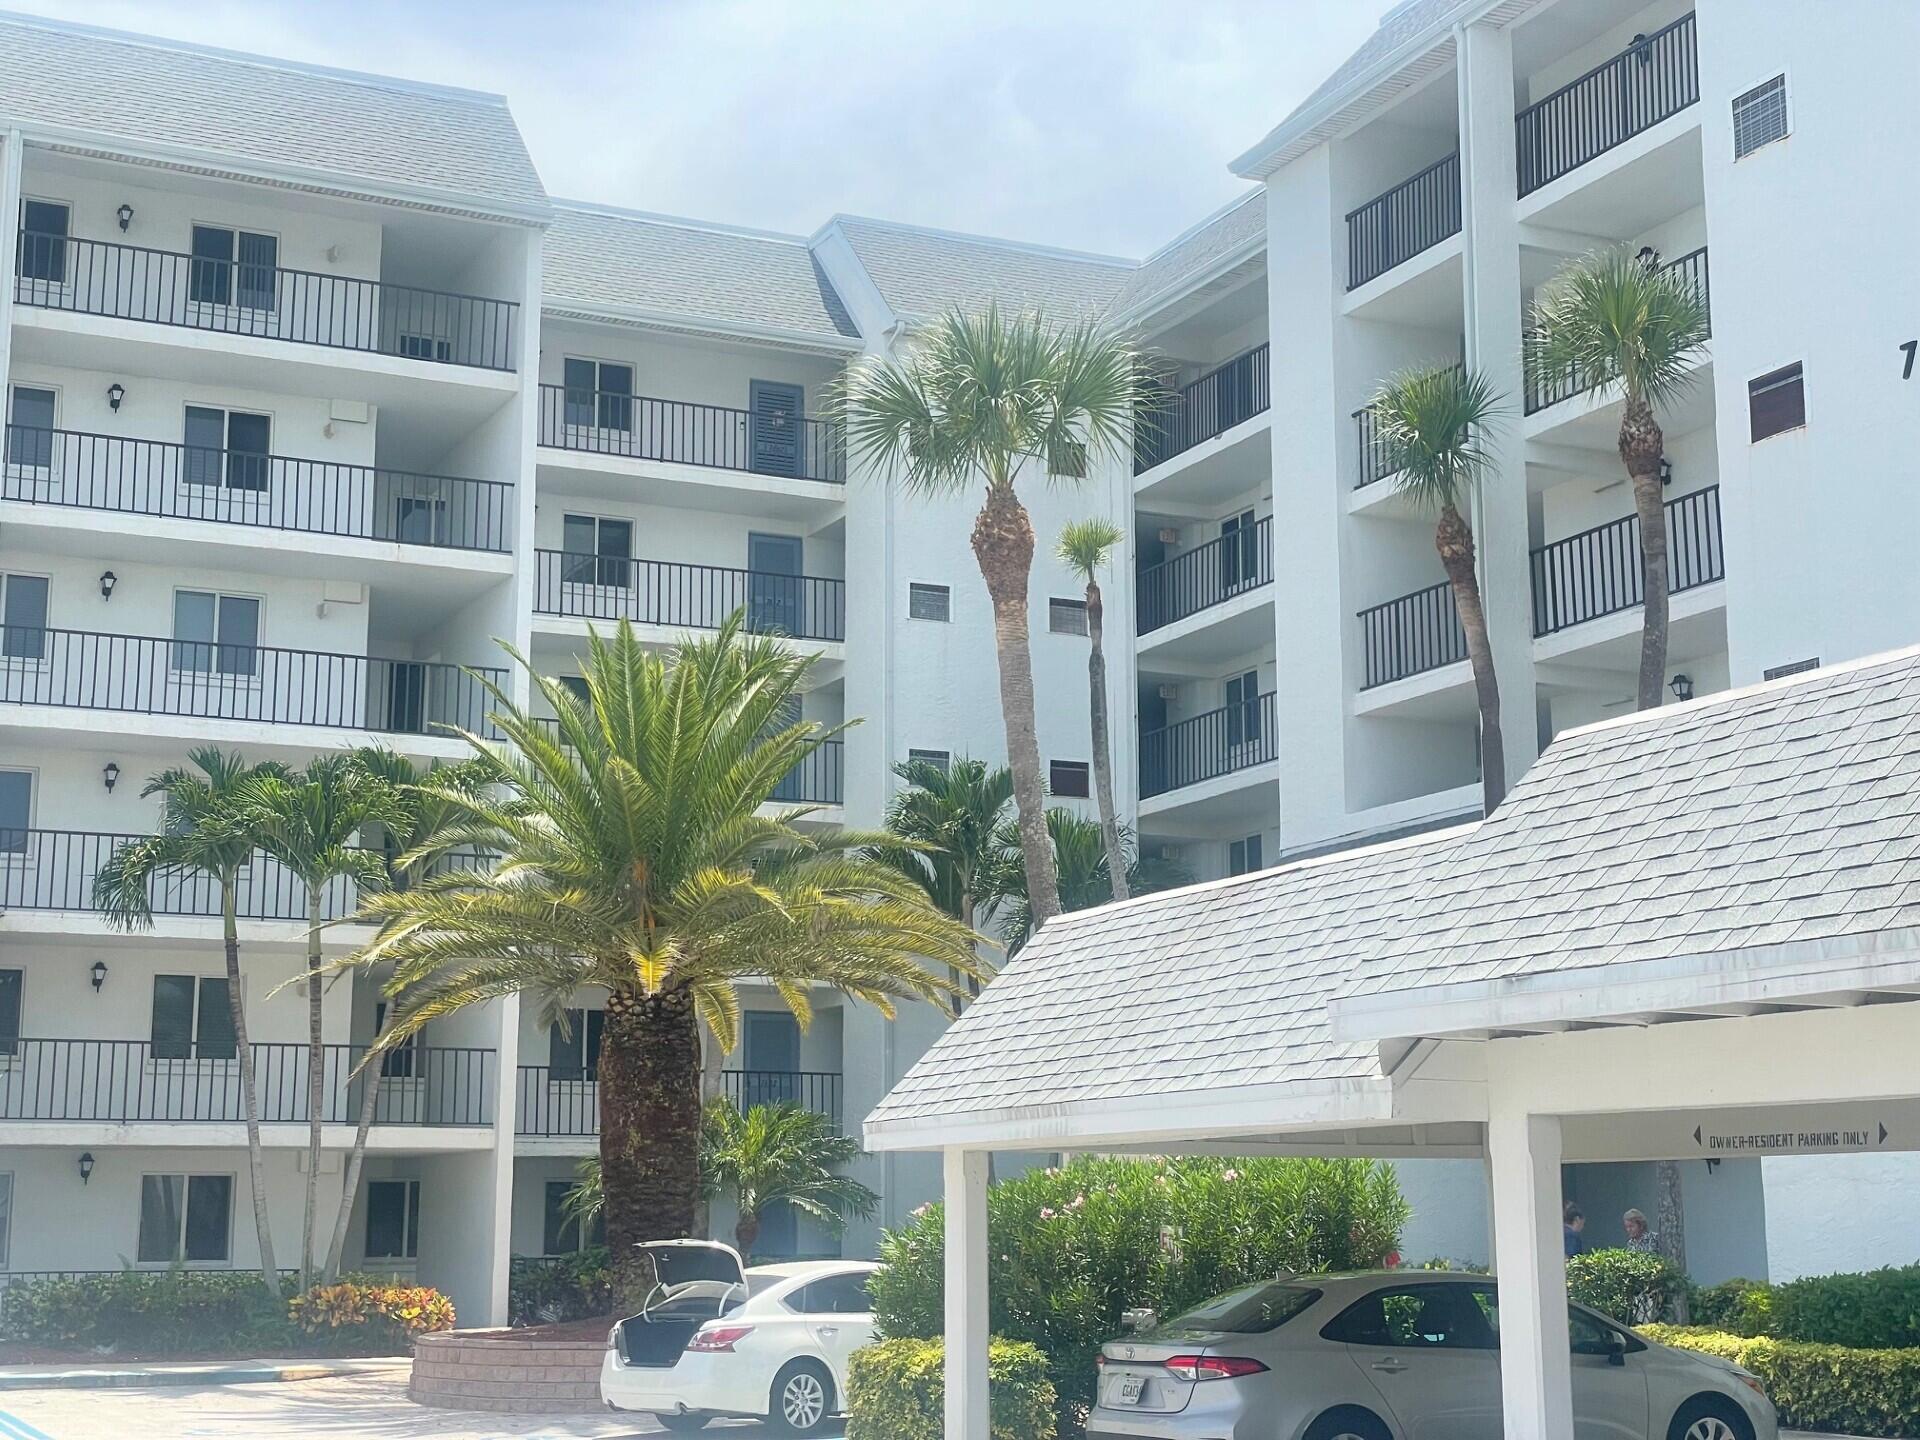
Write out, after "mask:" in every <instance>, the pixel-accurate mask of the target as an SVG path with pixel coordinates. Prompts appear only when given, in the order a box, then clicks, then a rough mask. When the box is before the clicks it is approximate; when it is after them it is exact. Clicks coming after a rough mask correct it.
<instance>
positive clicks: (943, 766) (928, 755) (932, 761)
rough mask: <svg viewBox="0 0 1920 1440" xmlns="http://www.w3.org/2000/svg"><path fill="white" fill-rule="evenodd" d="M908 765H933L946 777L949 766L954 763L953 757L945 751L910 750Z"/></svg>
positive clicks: (908, 752)
mask: <svg viewBox="0 0 1920 1440" xmlns="http://www.w3.org/2000/svg"><path fill="white" fill-rule="evenodd" d="M907 763H908V764H909V765H931V766H933V768H934V769H936V770H938V771H939V772H940V773H941V774H942V775H944V774H946V773H947V766H948V765H950V764H952V763H953V756H952V755H951V754H949V753H948V752H947V751H945V750H909V751H907Z"/></svg>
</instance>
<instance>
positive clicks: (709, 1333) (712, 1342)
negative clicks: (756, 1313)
mask: <svg viewBox="0 0 1920 1440" xmlns="http://www.w3.org/2000/svg"><path fill="white" fill-rule="evenodd" d="M752 1333H753V1326H751V1325H718V1326H712V1327H710V1328H708V1329H705V1330H697V1331H695V1332H694V1336H693V1339H691V1340H689V1341H688V1342H687V1349H689V1350H694V1351H698V1352H701V1353H703V1354H708V1355H713V1354H718V1353H719V1352H721V1351H725V1352H727V1353H728V1354H732V1353H733V1345H734V1342H735V1341H736V1340H744V1339H746V1338H747V1336H749V1335H751V1334H752Z"/></svg>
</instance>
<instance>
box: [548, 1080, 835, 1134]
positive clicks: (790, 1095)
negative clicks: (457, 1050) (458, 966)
mask: <svg viewBox="0 0 1920 1440" xmlns="http://www.w3.org/2000/svg"><path fill="white" fill-rule="evenodd" d="M720 1082H721V1087H720V1093H721V1094H723V1095H725V1096H726V1097H727V1098H728V1099H729V1100H731V1101H732V1102H733V1103H734V1104H735V1105H736V1106H738V1107H739V1108H741V1109H743V1110H745V1109H749V1108H751V1107H752V1106H755V1105H775V1104H779V1103H781V1102H783V1101H784V1102H787V1103H790V1104H794V1105H799V1106H801V1107H803V1108H805V1109H808V1110H812V1111H815V1112H817V1113H819V1114H821V1115H826V1116H828V1117H830V1118H831V1119H832V1120H833V1122H834V1123H835V1124H836V1125H838V1124H839V1123H840V1085H841V1078H840V1072H839V1071H837V1070H723V1071H721V1073H720ZM513 1113H514V1123H513V1128H514V1133H515V1134H517V1135H551V1136H588V1135H598V1134H599V1133H600V1082H599V1080H598V1079H597V1078H595V1076H594V1075H593V1073H592V1072H591V1071H585V1072H574V1073H568V1072H562V1073H560V1074H555V1073H554V1070H553V1067H552V1066H550V1065H522V1066H521V1067H520V1075H519V1079H518V1082H517V1089H516V1094H515V1105H514V1112H513Z"/></svg>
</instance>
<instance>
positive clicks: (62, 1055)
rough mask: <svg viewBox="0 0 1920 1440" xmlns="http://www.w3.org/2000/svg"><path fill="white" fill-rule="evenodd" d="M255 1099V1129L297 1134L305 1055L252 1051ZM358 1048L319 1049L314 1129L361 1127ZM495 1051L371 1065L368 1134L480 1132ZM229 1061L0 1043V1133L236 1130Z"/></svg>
mask: <svg viewBox="0 0 1920 1440" xmlns="http://www.w3.org/2000/svg"><path fill="white" fill-rule="evenodd" d="M251 1048H252V1051H253V1071H254V1088H255V1092H256V1093H257V1095H258V1097H259V1103H260V1119H261V1120H262V1121H263V1122H267V1123H272V1124H287V1123H300V1124H305V1123H306V1121H307V1118H308V1115H309V1113H310V1112H309V1111H308V1108H307V1105H308V1096H307V1079H308V1075H309V1073H310V1071H309V1067H308V1059H309V1056H308V1053H307V1047H306V1046H305V1045H304V1044H278V1043H267V1044H256V1045H253V1046H252V1047H251ZM366 1053H367V1051H366V1047H365V1046H362V1045H327V1046H323V1047H322V1059H321V1065H322V1069H321V1084H322V1092H321V1102H322V1109H321V1112H320V1118H321V1120H322V1121H324V1122H325V1123H327V1124H333V1125H351V1124H353V1123H355V1122H356V1121H357V1120H358V1119H359V1116H360V1102H361V1097H362V1094H363V1087H364V1084H365V1080H364V1077H362V1076H359V1075H356V1074H355V1073H354V1072H355V1069H356V1068H357V1067H358V1066H359V1064H360V1062H361V1060H362V1059H364V1058H365V1056H366ZM493 1065H494V1052H493V1051H491V1050H481V1049H447V1048H442V1047H435V1046H409V1047H407V1048H404V1049H401V1050H396V1051H394V1052H393V1054H392V1056H391V1057H390V1058H388V1059H386V1060H383V1061H382V1062H381V1066H382V1073H383V1075H384V1076H385V1078H384V1079H382V1080H381V1082H380V1092H379V1094H378V1095H377V1096H375V1098H374V1111H373V1117H374V1123H375V1124H379V1125H462V1126H473V1125H490V1124H492V1123H493V1089H494V1080H493ZM246 1114H247V1112H246V1100H245V1098H244V1095H243V1092H242V1090H241V1086H240V1062H239V1061H238V1059H236V1058H235V1048H234V1045H233V1043H232V1041H231V1040H228V1041H227V1042H226V1043H225V1044H224V1045H222V1044H221V1043H220V1042H218V1041H215V1042H213V1043H210V1044H209V1043H207V1042H204V1041H202V1042H199V1043H198V1044H193V1043H188V1042H184V1041H183V1042H182V1043H180V1044H179V1045H156V1044H155V1043H154V1042H152V1041H149V1040H39V1039H29V1038H26V1037H19V1038H10V1037H0V1122H6V1121H17V1120H59V1121H69V1122H71V1121H95V1122H100V1123H105V1124H113V1125H133V1124H142V1123H146V1122H152V1121H166V1122H170V1123H173V1122H177V1123H182V1124H238V1123H241V1122H243V1121H244V1120H245V1119H246Z"/></svg>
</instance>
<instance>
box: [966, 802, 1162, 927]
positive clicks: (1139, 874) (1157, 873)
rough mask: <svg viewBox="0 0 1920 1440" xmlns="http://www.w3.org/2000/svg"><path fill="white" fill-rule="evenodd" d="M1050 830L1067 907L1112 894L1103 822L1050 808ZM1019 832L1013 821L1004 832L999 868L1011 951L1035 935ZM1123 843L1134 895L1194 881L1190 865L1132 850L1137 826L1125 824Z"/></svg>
mask: <svg viewBox="0 0 1920 1440" xmlns="http://www.w3.org/2000/svg"><path fill="white" fill-rule="evenodd" d="M1047 833H1048V835H1049V836H1050V837H1051V839H1052V842H1053V854H1054V865H1055V867H1056V869H1057V870H1058V871H1059V875H1060V904H1061V908H1062V909H1064V910H1068V911H1072V910H1090V909H1092V908H1093V907H1094V906H1095V905H1105V904H1106V903H1107V902H1108V901H1110V900H1111V899H1113V891H1114V886H1113V882H1112V880H1111V878H1110V872H1109V870H1108V868H1107V867H1108V865H1109V864H1110V863H1111V862H1110V861H1109V860H1108V858H1107V848H1106V842H1105V839H1104V837H1103V836H1102V835H1101V831H1100V825H1099V823H1098V822H1096V821H1093V820H1088V819H1087V818H1085V817H1084V816H1081V815H1076V814H1075V813H1074V812H1073V811H1071V810H1068V809H1066V808H1065V807H1064V806H1057V807H1055V808H1054V809H1052V810H1049V811H1047ZM1019 838H1020V837H1019V835H1018V833H1017V832H1016V831H1014V830H1012V829H1011V828H1009V827H1003V828H1002V830H1001V832H1000V857H1001V858H1000V863H999V865H998V866H997V867H996V869H995V878H994V882H993V883H994V888H995V890H996V895H995V900H996V903H997V904H999V905H1000V906H1001V907H1002V908H1003V909H1004V912H1005V913H1004V915H1003V917H1002V919H1001V922H1000V935H1001V938H1002V939H1003V940H1005V941H1006V945H1007V952H1008V953H1009V954H1018V953H1019V952H1020V949H1021V947H1022V946H1024V945H1025V944H1026V943H1027V941H1029V940H1031V939H1032V938H1033V932H1034V929H1035V926H1034V922H1033V913H1032V907H1030V906H1029V905H1028V904H1027V895H1026V889H1025V884H1026V874H1025V871H1024V869H1023V867H1022V866H1021V865H1020V863H1019V860H1020V852H1019ZM1120 848H1121V853H1122V854H1123V855H1127V856H1129V858H1128V860H1127V886H1128V889H1129V890H1130V891H1131V892H1132V893H1133V894H1135V895H1150V894H1152V893H1153V892H1154V891H1156V890H1172V889H1174V888H1175V887H1177V886H1180V885H1187V884H1190V883H1192V881H1193V876H1192V874H1191V873H1189V872H1188V870H1187V869H1186V867H1185V866H1183V865H1179V864H1177V863H1175V862H1174V861H1172V860H1164V859H1161V858H1160V857H1158V856H1154V857H1152V858H1146V857H1142V856H1139V855H1135V854H1133V853H1132V852H1133V848H1134V839H1133V832H1132V831H1131V830H1129V829H1127V827H1126V826H1124V825H1123V826H1121V827H1120Z"/></svg>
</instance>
